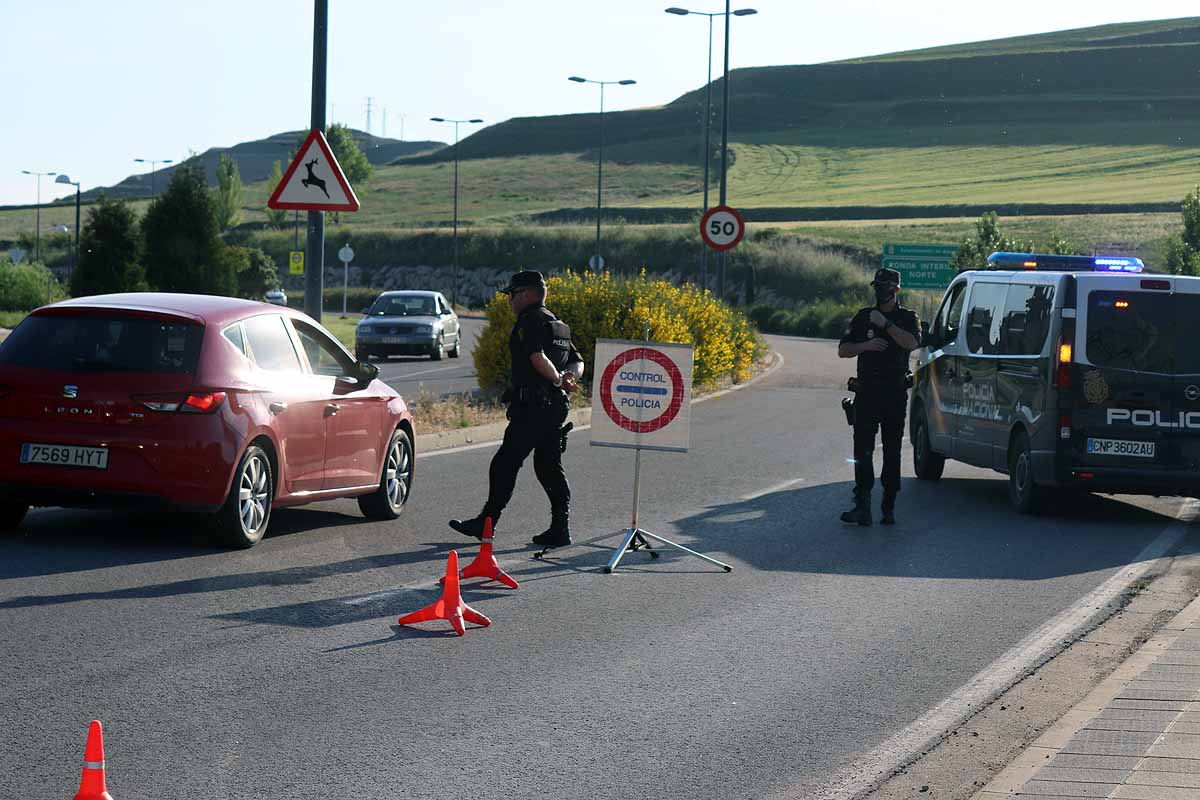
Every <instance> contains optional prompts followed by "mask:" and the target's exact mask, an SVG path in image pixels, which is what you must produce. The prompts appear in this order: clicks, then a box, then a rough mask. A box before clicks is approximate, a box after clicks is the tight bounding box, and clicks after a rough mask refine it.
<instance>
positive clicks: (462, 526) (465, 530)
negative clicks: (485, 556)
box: [450, 513, 500, 540]
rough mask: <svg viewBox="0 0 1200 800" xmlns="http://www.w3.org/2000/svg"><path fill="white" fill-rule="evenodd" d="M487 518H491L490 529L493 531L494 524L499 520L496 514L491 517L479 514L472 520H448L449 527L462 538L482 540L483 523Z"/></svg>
mask: <svg viewBox="0 0 1200 800" xmlns="http://www.w3.org/2000/svg"><path fill="white" fill-rule="evenodd" d="M489 516H491V517H492V529H493V530H495V527H496V522H497V520H499V519H500V516H499V515H498V514H497V515H494V516H493V515H489V514H482V513H481V514H480V515H479V516H478V517H475V518H474V519H452V520H450V527H451V528H453V529H454V530H456V531H458V532H459V533H461V534H462V535H463V536H474V537H475V538H476V539H479V540H482V539H483V522H484V520H485V519H487V518H488V517H489Z"/></svg>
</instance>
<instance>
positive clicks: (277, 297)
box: [263, 289, 287, 306]
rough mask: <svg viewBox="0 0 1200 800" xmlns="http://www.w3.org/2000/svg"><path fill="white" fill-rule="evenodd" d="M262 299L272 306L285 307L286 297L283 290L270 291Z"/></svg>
mask: <svg viewBox="0 0 1200 800" xmlns="http://www.w3.org/2000/svg"><path fill="white" fill-rule="evenodd" d="M263 299H264V300H266V301H267V302H268V303H270V304H271V305H273V306H286V305H287V295H286V294H285V293H284V291H283V289H272V290H271V291H269V292H267V293H266V294H265V295H264V296H263Z"/></svg>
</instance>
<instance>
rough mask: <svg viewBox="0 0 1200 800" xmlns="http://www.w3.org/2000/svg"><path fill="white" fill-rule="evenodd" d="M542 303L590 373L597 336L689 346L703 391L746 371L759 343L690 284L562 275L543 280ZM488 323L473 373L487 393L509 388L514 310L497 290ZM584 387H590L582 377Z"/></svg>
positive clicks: (747, 327)
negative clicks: (562, 325)
mask: <svg viewBox="0 0 1200 800" xmlns="http://www.w3.org/2000/svg"><path fill="white" fill-rule="evenodd" d="M546 284H547V297H546V305H547V306H548V307H549V308H550V310H551V311H553V312H554V313H555V314H556V315H558V317H559V318H560V319H561V320H562V321H563V322H565V323H567V324H568V325H570V326H571V335H572V337H573V338H574V340H575V346H576V347H578V348H579V352H580V353H581V354H582V355H583V359H584V362H585V363H586V364H587V372H586V375H587V376H590V375H591V374H592V369H593V367H594V360H595V355H596V340H597V339H634V340H640V339H642V338H643V336H644V331H645V326H646V324H647V323H649V325H650V340H651V341H655V342H674V343H678V344H691V345H694V347H695V366H694V368H693V371H692V385H693V386H694V387H696V388H700V389H702V388H705V387H708V386H711V385H713V384H715V383H716V382H717V381H719V380H721V379H722V378H725V377H728V378H731V379H732V380H733V381H734V382H735V383H736V382H739V381H743V380H745V379H746V378H748V377H749V376H750V373H751V370H752V369H753V366H754V360H755V357H756V355H757V354H758V353H759V352H760V351H761V349H762V347H763V345H762V340H761V339H760V338H759V336H758V332H757V330H756V329H755V327H754V325H753V324H752V323H751V322H750V321H749V320H748V319H747V318H746V316H745V315H744V314H742V313H741V312H740V311H737V310H735V309H733V308H730V307H729V306H728V305H726V304H725V303H723V302H721V301H720V300H718V299H717V298H716V297H714V296H713V295H712V294H711V293H710V292H707V291H701V290H700V289H698V288H696V287H695V286H692V285H686V286H675V285H673V284H671V283H668V282H666V281H661V280H650V279H648V278H647V277H646V274H645V272H643V273H642V274H641V275H639V276H638V277H636V278H622V277H614V276H613V275H612V274H610V273H608V272H603V273H593V272H582V273H577V272H566V273H564V274H562V275H558V276H555V277H553V278H550V279H549V280H548V281H547V282H546ZM487 319H488V324H487V326H486V327H485V328H484V329H483V332H482V333H481V334H480V336H479V340H478V341H477V342H476V343H475V372H476V374H477V375H478V377H479V385H480V387H482V388H483V389H484V390H486V391H493V392H500V391H503V390H504V389H505V388H506V387H507V386H508V381H509V375H510V367H511V364H510V361H509V352H508V337H509V334H510V332H511V331H512V326H513V322H514V319H513V313H512V309H510V308H509V307H508V299H507V297H505V296H504V295H502V294H497V295H496V296H495V297H493V298H492V300H491V301H490V302H489V303H488V306H487ZM584 384H585V385H589V386H590V385H591V381H590V378H589V377H585V380H584Z"/></svg>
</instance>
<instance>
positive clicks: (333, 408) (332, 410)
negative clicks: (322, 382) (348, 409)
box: [325, 403, 339, 417]
mask: <svg viewBox="0 0 1200 800" xmlns="http://www.w3.org/2000/svg"><path fill="white" fill-rule="evenodd" d="M338 409H339V406H338V404H337V403H330V404H329V405H327V406H325V416H327V417H334V416H337V413H338Z"/></svg>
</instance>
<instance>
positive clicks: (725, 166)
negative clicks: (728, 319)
mask: <svg viewBox="0 0 1200 800" xmlns="http://www.w3.org/2000/svg"><path fill="white" fill-rule="evenodd" d="M721 83H722V86H721V92H722V94H723V95H724V97H723V98H722V100H721V205H725V189H726V187H725V184H726V176H727V173H728V170H729V0H725V76H724V78H723V80H722V81H721ZM727 263H728V254H727V253H726V251H724V250H722V251H720V252H719V253H717V296H718V297H720V298H721V299H722V300H724V299H725V272H726V264H727Z"/></svg>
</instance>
